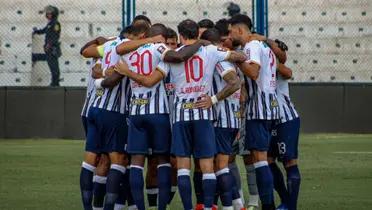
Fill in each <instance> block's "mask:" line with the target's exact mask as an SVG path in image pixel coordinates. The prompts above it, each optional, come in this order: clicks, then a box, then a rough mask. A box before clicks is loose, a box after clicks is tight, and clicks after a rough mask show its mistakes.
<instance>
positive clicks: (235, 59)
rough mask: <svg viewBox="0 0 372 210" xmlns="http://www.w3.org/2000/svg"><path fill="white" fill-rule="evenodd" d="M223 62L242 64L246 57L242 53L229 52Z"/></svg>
mask: <svg viewBox="0 0 372 210" xmlns="http://www.w3.org/2000/svg"><path fill="white" fill-rule="evenodd" d="M225 60H226V61H230V62H232V63H242V62H244V61H245V60H247V56H246V55H245V54H244V53H242V52H237V51H229V55H228V56H227V57H226V59H225Z"/></svg>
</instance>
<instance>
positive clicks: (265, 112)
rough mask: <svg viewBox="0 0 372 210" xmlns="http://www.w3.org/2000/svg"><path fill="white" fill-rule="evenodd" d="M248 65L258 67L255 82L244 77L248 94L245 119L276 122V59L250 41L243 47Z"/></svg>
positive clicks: (262, 47)
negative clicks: (251, 64)
mask: <svg viewBox="0 0 372 210" xmlns="http://www.w3.org/2000/svg"><path fill="white" fill-rule="evenodd" d="M244 53H245V54H246V55H247V61H246V62H248V63H256V64H258V65H259V66H260V70H259V76H258V78H257V80H252V79H251V78H249V77H247V76H245V77H244V80H245V85H246V89H247V92H248V100H247V105H246V106H247V116H246V117H247V119H248V120H252V119H255V120H276V119H279V105H278V99H277V95H276V68H277V63H276V57H275V55H274V53H273V52H272V51H271V49H270V48H269V47H268V46H267V45H266V44H265V43H264V42H260V41H251V42H249V43H247V44H246V45H245V47H244Z"/></svg>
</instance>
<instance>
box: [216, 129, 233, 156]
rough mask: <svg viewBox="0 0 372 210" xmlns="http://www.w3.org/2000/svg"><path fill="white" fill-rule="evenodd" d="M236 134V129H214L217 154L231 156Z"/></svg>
mask: <svg viewBox="0 0 372 210" xmlns="http://www.w3.org/2000/svg"><path fill="white" fill-rule="evenodd" d="M238 132H239V129H237V128H218V127H215V128H214V133H215V135H216V145H217V153H218V154H224V155H231V154H232V153H233V149H232V144H233V142H234V140H235V139H236V135H237V134H238Z"/></svg>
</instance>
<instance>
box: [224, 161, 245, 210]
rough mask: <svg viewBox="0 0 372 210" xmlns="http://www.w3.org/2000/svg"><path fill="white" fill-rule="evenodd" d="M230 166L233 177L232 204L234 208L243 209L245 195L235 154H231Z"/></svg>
mask: <svg viewBox="0 0 372 210" xmlns="http://www.w3.org/2000/svg"><path fill="white" fill-rule="evenodd" d="M228 167H229V170H230V175H231V178H232V185H231V186H232V187H231V191H232V204H233V207H234V210H241V209H242V208H244V197H243V191H242V189H241V180H240V171H239V168H238V166H237V165H236V162H235V155H230V157H229V165H228Z"/></svg>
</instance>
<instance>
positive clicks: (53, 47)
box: [32, 5, 62, 86]
mask: <svg viewBox="0 0 372 210" xmlns="http://www.w3.org/2000/svg"><path fill="white" fill-rule="evenodd" d="M58 14H59V10H58V8H57V7H54V6H50V5H49V6H47V7H45V17H46V18H47V19H48V24H47V25H46V26H45V27H44V28H42V29H37V28H34V30H33V32H32V35H34V34H45V42H44V52H45V54H37V53H35V54H32V62H33V63H34V62H36V61H45V60H46V61H47V63H48V66H49V69H50V72H51V74H52V81H51V83H50V86H59V75H60V72H59V65H58V58H59V57H61V55H62V52H61V47H60V42H59V38H60V35H61V24H60V23H59V22H58Z"/></svg>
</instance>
